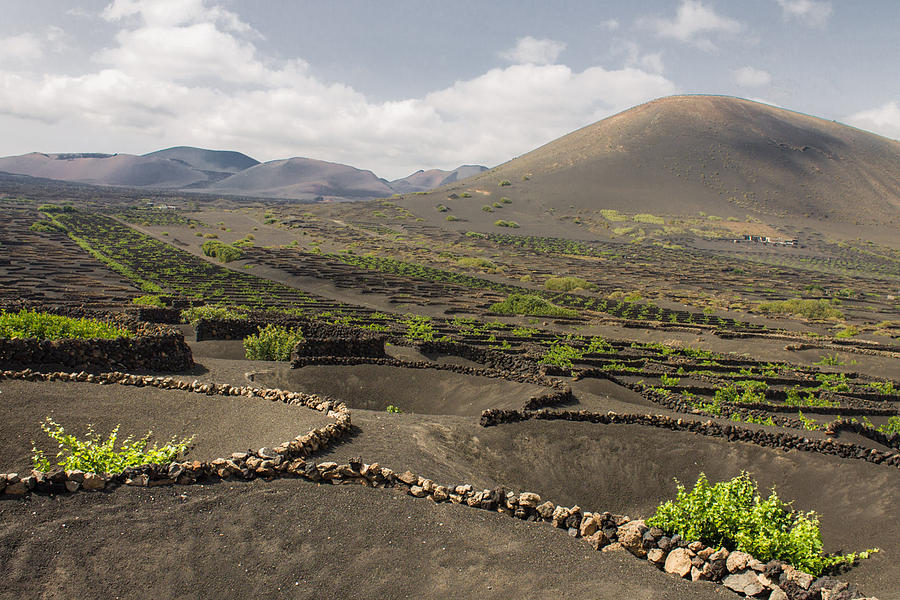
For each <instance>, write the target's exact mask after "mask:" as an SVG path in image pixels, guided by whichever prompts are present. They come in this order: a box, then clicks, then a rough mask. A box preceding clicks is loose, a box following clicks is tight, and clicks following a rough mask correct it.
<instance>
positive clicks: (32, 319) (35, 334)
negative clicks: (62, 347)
mask: <svg viewBox="0 0 900 600" xmlns="http://www.w3.org/2000/svg"><path fill="white" fill-rule="evenodd" d="M132 335H133V334H132V333H131V332H130V331H128V330H127V329H124V328H122V327H116V326H115V325H110V324H108V323H103V322H102V321H96V320H94V319H76V318H72V317H62V316H59V315H51V314H48V313H42V312H38V311H31V310H25V309H22V310H20V311H19V312H15V313H13V312H5V311H3V312H0V337H2V338H38V339H42V340H61V339H73V338H79V339H92V338H103V339H114V338H122V337H131V336H132Z"/></svg>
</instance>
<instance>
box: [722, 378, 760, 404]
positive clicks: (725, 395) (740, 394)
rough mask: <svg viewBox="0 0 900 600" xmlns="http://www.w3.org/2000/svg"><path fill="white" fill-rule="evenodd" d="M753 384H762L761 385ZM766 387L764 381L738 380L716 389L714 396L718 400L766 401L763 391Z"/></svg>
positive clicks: (739, 401) (740, 401) (733, 401)
mask: <svg viewBox="0 0 900 600" xmlns="http://www.w3.org/2000/svg"><path fill="white" fill-rule="evenodd" d="M755 384H762V386H759V385H755ZM766 387H768V386H767V385H766V383H765V382H764V381H738V382H735V383H729V384H728V385H726V386H725V387H721V388H719V389H717V390H716V393H715V396H714V398H715V400H717V401H718V402H732V403H738V404H754V403H763V402H765V401H766V395H765V393H764V390H765V388H766Z"/></svg>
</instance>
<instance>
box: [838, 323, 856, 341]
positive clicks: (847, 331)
mask: <svg viewBox="0 0 900 600" xmlns="http://www.w3.org/2000/svg"><path fill="white" fill-rule="evenodd" d="M857 335H859V329H857V327H856V326H855V325H847V326H846V327H844V328H843V329H842V330H840V331H838V332H837V333H836V334H834V337H836V338H852V337H854V336H857Z"/></svg>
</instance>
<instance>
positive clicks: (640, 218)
mask: <svg viewBox="0 0 900 600" xmlns="http://www.w3.org/2000/svg"><path fill="white" fill-rule="evenodd" d="M632 218H633V220H634V222H635V223H650V224H653V225H664V224H665V223H666V220H665V219H663V218H662V217H657V216H656V215H651V214H650V213H638V214H636V215H634V217H632Z"/></svg>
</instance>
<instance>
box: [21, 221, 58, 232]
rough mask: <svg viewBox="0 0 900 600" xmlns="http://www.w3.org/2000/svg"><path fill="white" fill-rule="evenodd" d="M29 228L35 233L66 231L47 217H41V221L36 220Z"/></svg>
mask: <svg viewBox="0 0 900 600" xmlns="http://www.w3.org/2000/svg"><path fill="white" fill-rule="evenodd" d="M28 229H29V230H31V231H34V232H35V233H53V232H54V231H60V232H63V233H65V231H66V230H65V229H63V228H62V227H60V226H59V225H57V224H56V223H54V222H53V221H47V220H46V219H41V220H40V221H35V222H34V223H32V224H31V225H30V226H29V227H28Z"/></svg>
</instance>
